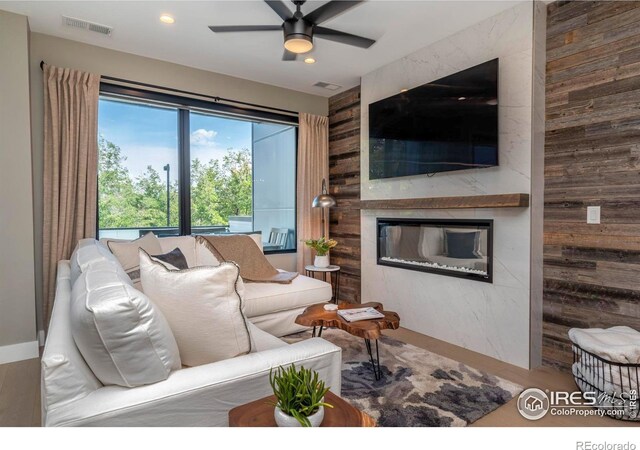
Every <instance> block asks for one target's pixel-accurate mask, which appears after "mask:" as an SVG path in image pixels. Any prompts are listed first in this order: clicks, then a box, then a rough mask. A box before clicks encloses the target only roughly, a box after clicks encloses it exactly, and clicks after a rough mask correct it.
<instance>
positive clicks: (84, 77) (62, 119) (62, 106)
mask: <svg viewBox="0 0 640 450" xmlns="http://www.w3.org/2000/svg"><path fill="white" fill-rule="evenodd" d="M99 92H100V76H99V75H94V74H90V73H85V72H80V71H77V70H70V69H61V68H58V67H53V66H48V65H44V223H43V230H42V235H43V258H42V264H43V276H44V280H43V282H44V286H43V295H44V302H43V303H44V311H43V314H44V319H45V326H47V327H48V323H49V317H50V313H51V308H52V306H53V297H54V293H55V279H56V269H57V264H58V261H59V260H61V259H68V258H69V257H70V256H71V252H72V251H73V248H74V247H75V245H76V243H77V242H78V240H79V239H82V238H85V237H94V236H95V232H96V206H97V205H96V203H97V183H98V143H97V141H98V139H97V133H98V96H99Z"/></svg>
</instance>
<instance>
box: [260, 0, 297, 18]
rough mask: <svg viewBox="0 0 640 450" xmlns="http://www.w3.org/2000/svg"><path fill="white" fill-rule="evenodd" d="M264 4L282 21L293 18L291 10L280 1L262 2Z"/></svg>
mask: <svg viewBox="0 0 640 450" xmlns="http://www.w3.org/2000/svg"><path fill="white" fill-rule="evenodd" d="M264 2H265V3H266V4H267V5H269V6H270V7H271V9H273V10H274V11H275V13H276V14H277V15H279V16H280V18H281V19H282V20H289V19H291V18H292V17H293V13H292V12H291V10H290V9H289V8H287V5H285V4H284V3H282V2H281V1H280V0H264Z"/></svg>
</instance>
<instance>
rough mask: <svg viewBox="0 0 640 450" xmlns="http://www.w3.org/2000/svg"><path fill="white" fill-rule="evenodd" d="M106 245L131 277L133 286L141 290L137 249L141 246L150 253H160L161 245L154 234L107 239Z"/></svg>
mask: <svg viewBox="0 0 640 450" xmlns="http://www.w3.org/2000/svg"><path fill="white" fill-rule="evenodd" d="M107 246H108V247H109V250H111V253H113V254H114V255H115V257H116V258H118V261H119V262H120V265H121V266H122V268H123V269H124V271H125V272H126V273H127V275H129V278H131V281H132V282H133V287H135V288H136V289H139V290H142V285H141V284H140V257H139V256H138V249H140V248H142V249H144V250H145V251H146V252H148V253H149V254H150V255H157V254H160V253H162V247H161V246H160V242H159V241H158V238H157V237H156V235H155V234H153V233H151V232H149V233H147V234H145V235H144V236H142V237H141V238H139V239H136V240H135V241H108V242H107Z"/></svg>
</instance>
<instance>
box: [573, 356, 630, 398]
mask: <svg viewBox="0 0 640 450" xmlns="http://www.w3.org/2000/svg"><path fill="white" fill-rule="evenodd" d="M571 372H573V376H574V377H576V378H581V379H582V380H584V381H586V382H587V383H589V384H590V385H592V386H594V387H595V388H596V390H598V391H601V392H604V393H606V394H609V395H614V394H616V395H618V398H620V397H619V395H620V394H627V395H629V394H630V393H631V391H632V390H634V389H636V386H637V385H638V380H636V376H637V375H636V371H635V369H632V370H627V368H626V367H619V366H611V365H610V364H606V363H603V362H602V361H598V360H595V359H594V360H593V361H592V362H589V361H587V360H586V359H585V358H583V359H582V361H580V362H576V363H573V365H572V366H571ZM587 390H589V391H593V389H587Z"/></svg>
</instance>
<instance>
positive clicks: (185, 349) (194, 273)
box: [140, 250, 251, 366]
mask: <svg viewBox="0 0 640 450" xmlns="http://www.w3.org/2000/svg"><path fill="white" fill-rule="evenodd" d="M140 276H141V279H142V285H143V287H144V289H145V292H146V293H147V295H148V296H149V298H150V299H151V300H152V301H153V302H154V303H155V304H156V305H157V306H158V307H159V308H160V309H161V310H162V312H163V313H164V315H165V317H166V318H167V321H168V322H169V326H170V327H171V330H172V331H173V335H174V336H175V338H176V342H177V343H178V348H179V349H180V358H181V359H182V363H183V364H184V365H186V366H199V365H202V364H208V363H212V362H216V361H221V360H223V359H229V358H233V357H235V356H239V355H244V354H246V353H249V352H250V351H251V337H250V336H249V330H248V328H247V323H246V318H245V316H244V313H243V310H242V309H243V301H242V300H243V293H244V284H243V283H242V278H240V269H239V268H238V266H237V265H236V264H234V263H229V262H223V263H222V264H220V265H218V266H216V267H213V266H201V267H194V268H190V269H185V270H168V269H167V268H166V267H164V266H163V265H162V264H160V263H158V262H156V261H153V260H152V259H151V257H150V256H149V255H148V254H147V253H146V252H145V251H144V250H140Z"/></svg>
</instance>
